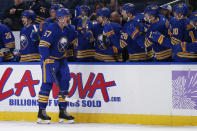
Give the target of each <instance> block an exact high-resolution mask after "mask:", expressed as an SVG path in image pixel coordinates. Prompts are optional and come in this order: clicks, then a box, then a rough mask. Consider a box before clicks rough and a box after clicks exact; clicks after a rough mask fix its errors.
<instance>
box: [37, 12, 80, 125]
mask: <svg viewBox="0 0 197 131" xmlns="http://www.w3.org/2000/svg"><path fill="white" fill-rule="evenodd" d="M70 15H71V14H70V12H69V10H68V9H66V8H61V9H59V10H58V11H57V12H56V18H57V22H55V23H53V24H50V25H49V26H48V27H47V29H46V31H45V33H44V35H43V36H42V38H41V41H40V44H39V51H40V54H41V61H42V62H41V63H42V65H41V67H42V73H43V82H42V86H41V89H40V92H39V97H38V102H39V112H38V122H39V123H40V122H41V121H42V120H44V121H47V122H50V120H51V117H49V116H48V115H47V114H46V107H47V103H48V100H49V94H50V91H51V89H52V85H53V82H55V81H56V82H57V81H58V85H59V88H60V89H59V95H58V97H59V122H63V121H64V120H68V121H69V122H74V117H73V116H71V115H69V114H68V113H67V110H66V109H67V104H68V102H67V101H65V99H64V97H63V96H65V97H67V96H68V90H69V81H70V71H69V67H68V63H67V59H66V57H65V55H66V53H67V49H68V48H69V46H71V45H72V44H76V43H77V34H76V32H75V29H74V28H73V26H72V25H70ZM56 84H57V83H56Z"/></svg>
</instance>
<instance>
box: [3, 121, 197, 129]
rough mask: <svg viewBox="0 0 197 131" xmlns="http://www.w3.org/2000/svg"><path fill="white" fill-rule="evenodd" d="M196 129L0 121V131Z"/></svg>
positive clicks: (187, 127) (189, 127) (188, 127)
mask: <svg viewBox="0 0 197 131" xmlns="http://www.w3.org/2000/svg"><path fill="white" fill-rule="evenodd" d="M104 130H105V131H190V130H191V131H197V127H191V126H186V127H169V126H144V125H129V124H93V123H91V124H89V123H75V124H59V123H51V124H37V123H35V122H13V121H0V131H104Z"/></svg>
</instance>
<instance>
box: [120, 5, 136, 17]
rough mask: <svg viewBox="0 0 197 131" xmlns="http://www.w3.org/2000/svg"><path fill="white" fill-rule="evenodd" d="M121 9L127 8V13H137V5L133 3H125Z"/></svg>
mask: <svg viewBox="0 0 197 131" xmlns="http://www.w3.org/2000/svg"><path fill="white" fill-rule="evenodd" d="M121 10H125V11H126V12H127V13H131V14H132V15H136V7H135V5H134V4H133V3H127V4H124V5H123V7H122V9H121Z"/></svg>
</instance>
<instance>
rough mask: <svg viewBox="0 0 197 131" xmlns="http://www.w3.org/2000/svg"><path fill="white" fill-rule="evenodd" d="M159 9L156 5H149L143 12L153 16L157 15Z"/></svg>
mask: <svg viewBox="0 0 197 131" xmlns="http://www.w3.org/2000/svg"><path fill="white" fill-rule="evenodd" d="M159 12H160V9H159V7H158V6H157V5H149V6H147V7H146V9H145V12H144V13H145V14H148V15H149V16H151V15H153V16H154V17H157V16H158V15H159Z"/></svg>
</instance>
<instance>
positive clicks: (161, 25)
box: [145, 15, 172, 62]
mask: <svg viewBox="0 0 197 131" xmlns="http://www.w3.org/2000/svg"><path fill="white" fill-rule="evenodd" d="M155 31H157V32H160V33H161V34H162V35H163V36H166V37H169V36H168V21H167V19H166V18H165V17H164V16H162V15H159V21H158V22H155V23H153V24H151V25H150V27H149V28H148V31H147V34H146V40H145V45H146V47H150V46H151V47H152V48H153V50H154V53H155V54H154V60H155V61H158V62H160V61H162V62H165V61H171V59H172V49H171V48H170V47H165V46H162V45H161V44H160V45H159V43H162V42H163V41H161V40H160V39H159V41H157V42H156V43H158V44H154V42H155V41H154V40H153V39H150V38H152V36H151V34H152V32H155Z"/></svg>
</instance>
